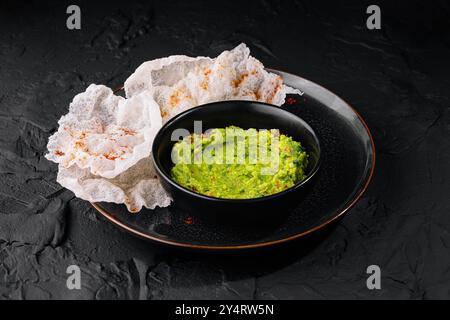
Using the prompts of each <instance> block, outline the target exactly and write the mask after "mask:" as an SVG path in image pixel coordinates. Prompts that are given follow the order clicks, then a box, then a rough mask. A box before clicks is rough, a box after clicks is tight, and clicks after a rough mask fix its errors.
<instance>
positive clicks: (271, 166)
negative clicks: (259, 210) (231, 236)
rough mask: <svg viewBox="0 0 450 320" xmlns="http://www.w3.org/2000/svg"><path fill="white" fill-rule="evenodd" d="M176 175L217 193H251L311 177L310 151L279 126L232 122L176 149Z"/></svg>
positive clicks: (271, 191)
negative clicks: (255, 126) (241, 125)
mask: <svg viewBox="0 0 450 320" xmlns="http://www.w3.org/2000/svg"><path fill="white" fill-rule="evenodd" d="M172 161H174V163H175V165H174V166H173V167H172V169H171V177H172V179H173V180H174V181H175V182H177V183H178V184H180V185H181V186H183V187H185V188H187V189H190V190H192V191H195V192H197V193H200V194H204V195H207V196H211V197H216V198H226V199H249V198H258V197H263V196H268V195H271V194H275V193H278V192H281V191H283V190H286V189H288V188H290V187H292V186H293V185H295V184H296V183H298V182H300V181H302V180H303V179H305V177H306V175H305V170H306V166H307V163H308V155H307V153H306V151H305V149H304V148H303V147H302V145H301V144H300V142H298V141H294V140H292V138H291V137H288V136H286V135H283V134H280V133H279V131H278V130H276V129H271V130H256V129H248V130H245V129H242V128H239V127H235V126H231V127H227V128H216V129H211V130H209V131H208V132H207V133H204V134H192V135H190V136H187V137H185V138H184V139H183V140H181V141H178V142H177V143H175V145H174V146H173V149H172Z"/></svg>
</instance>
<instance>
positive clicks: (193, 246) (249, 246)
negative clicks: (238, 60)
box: [90, 69, 376, 251]
mask: <svg viewBox="0 0 450 320" xmlns="http://www.w3.org/2000/svg"><path fill="white" fill-rule="evenodd" d="M269 70H270V71H275V72H281V73H284V74H288V75H290V76H293V77H298V78H301V79H303V80H306V81H308V82H310V83H312V84H313V85H316V86H318V87H320V88H321V89H323V90H325V91H327V92H328V93H330V94H332V95H334V96H336V97H338V98H339V99H341V100H342V101H343V102H344V103H345V104H346V105H347V106H348V107H349V108H350V109H351V110H352V111H353V112H354V113H355V115H356V116H357V117H358V119H359V121H360V122H361V123H362V125H363V126H364V128H365V130H366V132H367V135H368V137H369V140H370V144H371V147H372V150H373V153H372V161H371V168H370V172H369V174H368V175H367V177H366V181H365V182H364V183H363V184H362V186H361V187H360V188H359V190H358V191H357V192H356V193H355V194H354V196H353V197H352V199H351V201H350V202H349V203H348V204H347V205H346V206H345V207H344V208H342V209H340V210H338V212H337V213H336V214H333V216H332V217H331V218H329V219H328V220H326V221H324V222H322V223H321V224H319V225H317V226H315V227H313V228H311V229H308V230H306V231H303V232H300V233H296V234H294V235H291V236H289V237H286V238H282V239H277V240H272V241H266V242H260V243H253V244H242V245H224V246H220V245H219V246H218V245H200V244H191V243H186V242H180V241H175V240H168V239H164V238H159V237H155V236H152V235H149V234H147V233H144V232H141V231H139V230H136V229H134V228H132V227H130V226H128V225H126V224H125V223H123V222H121V221H120V220H118V219H117V218H115V217H114V214H112V213H110V212H108V211H106V210H105V209H104V208H102V207H101V206H100V205H98V203H95V202H90V204H91V205H92V206H93V207H94V208H95V209H96V210H97V211H98V212H99V213H100V214H101V215H102V216H103V217H105V218H106V219H108V220H109V221H111V222H112V223H113V224H115V225H117V226H118V227H120V228H122V229H123V230H125V231H127V232H129V233H131V234H133V235H135V236H138V237H140V238H143V239H145V240H151V241H152V242H156V243H162V244H165V245H169V246H172V247H178V248H188V249H201V250H214V251H230V250H245V249H255V248H263V247H269V246H273V245H277V244H282V243H286V242H289V241H293V240H296V239H299V238H302V237H304V236H306V235H309V234H311V233H313V232H315V231H318V230H320V229H322V228H324V227H326V226H328V225H330V224H331V223H333V222H334V221H336V220H338V219H339V218H340V217H342V216H343V215H344V214H346V213H347V212H348V211H349V210H350V209H351V208H353V207H354V206H355V204H356V203H357V202H358V201H359V199H361V197H362V196H363V194H364V193H365V192H366V190H367V188H368V186H369V184H370V182H371V181H372V178H373V174H374V172H375V165H376V149H375V142H374V139H373V136H372V133H371V131H370V129H369V126H368V125H367V123H366V122H365V121H364V119H363V118H362V116H361V115H360V114H359V113H358V111H356V109H355V108H353V107H352V105H350V104H349V103H348V102H347V101H345V100H344V99H342V98H341V97H340V96H338V95H337V94H335V93H333V92H332V91H330V90H328V89H327V88H325V87H323V86H321V85H319V84H317V83H315V82H314V81H311V80H308V79H305V78H303V77H300V76H298V75H296V74H293V73H290V72H286V71H282V70H280V69H269ZM122 89H123V86H121V87H119V88H117V89H116V90H114V93H116V92H117V91H120V90H122Z"/></svg>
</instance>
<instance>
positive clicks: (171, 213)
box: [93, 70, 375, 250]
mask: <svg viewBox="0 0 450 320" xmlns="http://www.w3.org/2000/svg"><path fill="white" fill-rule="evenodd" d="M271 71H272V72H276V73H278V74H280V75H281V76H283V78H284V82H285V83H286V84H287V85H289V86H291V87H294V88H297V89H300V90H301V91H303V92H304V95H303V96H298V95H293V96H289V97H288V98H287V100H286V101H287V102H286V104H285V105H284V106H282V107H283V108H284V109H286V110H288V111H290V112H292V113H294V114H296V115H298V116H300V117H301V118H303V119H304V120H305V121H307V122H308V124H310V125H311V127H312V128H313V129H314V130H315V132H316V133H317V135H318V136H319V139H320V142H321V145H322V167H321V170H320V172H319V173H318V174H319V176H318V179H317V182H316V184H315V186H314V188H313V189H312V191H311V192H310V194H309V195H308V196H307V197H306V199H305V200H304V201H302V202H301V203H299V204H298V206H297V207H296V208H295V209H294V210H292V211H291V212H289V213H287V214H285V215H280V217H282V218H280V219H279V220H277V221H261V223H252V224H248V223H245V224H240V223H231V224H219V223H217V222H212V221H204V220H201V219H200V218H195V219H194V218H193V217H191V216H190V215H189V213H188V212H183V211H182V210H179V209H174V208H173V207H168V208H158V209H156V210H148V209H144V210H142V211H141V212H140V213H138V214H130V213H129V212H128V211H127V210H126V207H125V206H124V205H117V204H111V203H94V204H93V206H94V207H95V208H96V209H97V210H98V211H99V212H100V213H101V214H102V215H103V216H104V217H106V218H107V219H108V220H110V221H111V222H113V223H114V224H116V225H118V226H119V227H121V228H123V229H125V230H127V231H129V232H131V233H133V234H135V235H138V236H140V237H143V238H146V239H149V240H153V241H157V242H161V243H165V244H169V245H173V246H179V247H187V248H193V249H211V250H234V249H249V248H257V247H263V246H269V245H274V244H278V243H282V242H286V241H289V240H293V239H296V238H300V237H302V236H304V235H307V234H309V233H311V232H313V231H316V230H318V229H320V228H322V227H324V226H326V225H328V224H330V223H331V222H333V221H335V220H336V219H337V218H338V217H340V216H342V215H343V214H344V213H346V212H347V211H348V210H349V209H350V208H351V207H352V206H353V205H354V204H355V203H356V202H357V201H358V199H359V198H360V197H361V195H362V194H363V193H364V191H365V190H366V188H367V186H368V184H369V182H370V180H371V177H372V174H373V170H374V168H375V147H374V143H373V139H372V136H371V134H370V131H369V129H368V127H367V125H366V124H365V122H364V120H363V119H362V118H361V116H359V115H358V113H357V112H356V111H355V110H354V109H353V108H352V107H350V106H349V105H348V104H347V103H346V102H344V101H343V100H342V99H341V98H339V97H338V96H336V95H335V94H333V93H332V92H330V91H328V90H327V89H325V88H323V87H321V86H319V85H317V84H315V83H313V82H311V81H309V80H306V79H303V78H301V77H298V76H295V75H292V74H288V73H285V72H281V71H276V70H271Z"/></svg>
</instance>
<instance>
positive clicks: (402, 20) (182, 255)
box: [0, 0, 450, 299]
mask: <svg viewBox="0 0 450 320" xmlns="http://www.w3.org/2000/svg"><path fill="white" fill-rule="evenodd" d="M74 3H76V4H78V5H80V7H81V10H82V29H81V30H79V31H69V30H68V29H67V28H66V26H65V23H66V18H67V15H66V13H65V11H66V7H67V5H68V4H70V3H65V2H64V1H58V2H56V1H55V2H54V3H49V4H45V3H41V2H26V3H22V4H13V2H6V3H5V1H2V2H1V4H0V298H6V299H10V298H12V299H17V298H25V299H31V298H38V299H46V298H52V299H60V298H64V299H67V298H76V299H105V298H125V299H128V298H132V299H135V298H148V299H172V298H193V299H207V298H221V299H227V298H261V299H305V298H337V299H342V298H351V299H352V298H357V299H360V298H394V299H400V298H406V299H409V298H450V251H449V248H450V197H449V190H450V168H449V160H450V140H449V133H450V94H449V88H450V80H449V78H448V73H449V71H450V59H449V58H450V37H449V30H450V6H449V4H448V2H446V1H444V0H442V1H404V2H398V1H386V2H381V1H377V4H379V5H380V6H381V10H382V29H381V30H374V31H371V30H368V29H367V28H366V26H365V21H366V18H367V14H366V13H365V11H366V8H367V6H368V5H369V4H371V3H370V2H366V1H345V2H331V1H330V3H327V2H322V3H319V4H318V3H317V1H264V0H259V1H223V2H221V4H220V3H215V4H214V5H212V4H210V3H209V4H208V3H207V2H199V1H180V2H174V1H165V2H164V3H156V2H151V1H146V2H142V3H135V4H133V3H132V2H131V1H129V0H127V1H122V2H118V3H111V2H110V1H108V2H106V1H105V2H96V3H95V4H93V3H92V1H74ZM241 41H244V42H246V43H247V44H248V45H249V46H250V47H251V49H252V54H253V55H254V56H256V57H257V58H259V59H260V60H262V61H263V62H264V63H265V65H266V66H269V67H273V68H279V69H282V70H287V71H290V72H292V73H296V74H299V75H301V76H303V77H305V78H307V79H310V80H312V81H315V82H317V83H319V84H321V85H323V86H325V87H327V88H328V89H330V90H332V91H333V92H335V93H337V94H338V95H340V96H341V97H343V98H344V99H345V100H347V101H349V102H350V103H351V104H352V105H353V106H354V107H355V108H356V109H357V110H358V111H359V112H360V113H361V114H362V116H363V117H364V118H365V120H366V121H367V123H368V125H369V127H370V128H371V130H372V133H373V134H374V138H375V142H376V146H377V151H378V159H377V160H378V162H377V168H376V172H375V177H374V181H373V182H372V184H371V186H370V188H369V190H368V192H367V193H366V194H365V196H364V197H363V199H362V200H361V201H360V202H359V203H358V205H357V206H356V207H355V208H354V209H353V210H351V212H350V214H348V215H347V216H346V217H345V218H344V219H343V220H342V221H340V222H339V223H338V224H337V225H336V226H335V227H334V228H332V229H329V230H327V231H326V232H322V233H321V234H320V235H318V236H316V237H314V238H311V239H307V240H302V241H297V242H295V243H292V244H290V245H288V246H282V247H278V248H271V249H268V250H263V251H259V252H255V253H250V252H249V253H245V254H237V255H236V254H215V255H211V254H204V253H193V252H186V251H179V250H173V249H168V248H166V247H161V246H159V245H154V244H151V243H147V242H145V241H143V240H140V239H137V238H134V237H132V236H130V235H128V234H125V233H124V232H122V231H120V230H119V229H117V228H116V227H115V226H113V225H111V224H110V223H108V222H107V221H105V220H104V219H103V218H100V217H99V216H98V215H97V214H96V212H95V211H94V210H93V209H92V208H91V207H90V205H89V204H88V203H86V202H84V201H82V200H79V199H76V198H74V196H73V194H72V193H71V192H69V191H67V190H64V189H61V187H60V186H59V185H58V184H56V182H55V174H56V165H54V164H52V163H50V162H48V161H47V160H46V159H45V158H44V157H43V154H44V153H45V150H46V143H47V138H48V136H49V135H50V134H51V133H52V132H54V130H55V129H56V127H57V120H58V119H59V117H60V116H61V115H62V114H64V113H66V112H67V107H68V104H69V102H70V101H71V99H72V97H73V96H74V95H75V94H76V93H78V92H81V91H84V90H85V88H86V87H87V86H88V85H89V84H90V83H92V82H94V83H102V84H106V85H109V86H112V87H115V86H117V85H120V84H121V83H122V82H123V81H124V80H125V79H126V78H127V77H128V76H129V75H130V74H131V73H132V71H133V70H134V69H135V68H136V67H137V66H138V65H139V64H140V63H142V62H143V61H145V60H149V59H153V58H157V57H162V56H166V55H170V54H187V55H194V56H195V55H211V56H215V55H217V54H218V53H220V52H221V51H223V50H225V49H230V48H232V47H233V46H234V45H236V44H238V43H239V42H241ZM71 264H77V265H79V266H80V267H81V269H82V289H81V290H72V291H70V290H68V289H67V288H66V273H65V270H66V268H67V266H68V265H71ZM371 264H377V265H379V266H380V267H381V271H382V283H381V285H382V289H381V290H374V291H370V290H368V289H367V288H366V278H367V274H366V268H367V266H368V265H371Z"/></svg>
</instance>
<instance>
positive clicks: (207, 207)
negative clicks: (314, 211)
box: [152, 101, 320, 221]
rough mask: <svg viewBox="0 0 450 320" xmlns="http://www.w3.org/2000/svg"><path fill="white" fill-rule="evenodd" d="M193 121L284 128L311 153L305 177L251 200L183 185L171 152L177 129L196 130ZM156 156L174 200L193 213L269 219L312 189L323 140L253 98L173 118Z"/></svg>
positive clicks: (157, 143)
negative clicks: (173, 172)
mask: <svg viewBox="0 0 450 320" xmlns="http://www.w3.org/2000/svg"><path fill="white" fill-rule="evenodd" d="M194 121H202V132H204V131H206V130H207V129H210V128H224V127H227V126H230V125H234V126H238V127H241V128H244V129H249V128H256V129H279V130H280V133H282V134H285V135H288V136H291V137H292V138H293V139H294V140H296V141H300V142H301V143H302V145H303V147H304V148H305V149H306V152H307V153H308V154H309V158H308V160H309V161H308V166H307V170H306V175H307V176H306V178H305V179H304V180H303V181H301V182H299V183H297V184H296V185H294V186H292V187H291V188H289V189H287V190H284V191H282V192H279V193H276V194H273V195H270V196H265V197H260V198H252V199H223V198H215V197H209V196H206V195H202V194H199V193H196V192H194V191H191V190H189V189H187V188H184V187H182V186H181V185H179V184H177V183H176V182H174V181H173V180H172V179H171V178H170V169H171V168H172V166H173V163H172V160H171V151H172V147H173V145H174V144H175V143H176V141H172V139H171V136H172V132H173V131H174V130H176V129H187V130H188V131H189V132H190V133H192V132H194ZM152 156H153V161H154V165H155V168H156V172H157V174H158V176H159V178H160V181H161V184H162V186H163V187H164V189H165V190H166V191H167V192H168V193H169V194H170V195H171V196H172V198H173V200H174V205H175V206H176V207H179V208H181V209H183V210H185V211H187V212H188V213H189V214H192V215H198V214H201V215H204V216H206V217H211V218H213V219H214V220H216V219H220V220H229V221H236V218H237V217H238V218H239V219H238V221H243V220H247V219H250V220H254V219H255V218H259V219H261V218H264V217H265V216H267V214H268V213H271V214H275V215H279V214H280V213H281V212H287V210H286V209H290V208H292V207H294V206H295V205H297V204H298V203H299V202H300V201H301V200H302V199H303V198H304V196H305V195H306V194H307V192H308V191H309V190H310V189H311V186H312V184H313V182H314V177H315V175H316V173H317V171H318V169H319V165H320V143H319V139H318V138H317V136H316V134H315V133H314V131H313V129H312V128H311V127H310V126H309V125H308V124H307V123H306V122H305V121H303V120H302V119H301V118H299V117H298V116H296V115H294V114H293V113H290V112H288V111H286V110H283V109H281V108H279V107H277V106H273V105H270V104H266V103H260V102H252V101H221V102H214V103H209V104H205V105H202V106H199V107H196V108H193V109H189V110H187V111H185V112H183V113H181V114H179V115H177V116H176V117H174V118H172V119H171V120H170V121H168V122H167V123H166V124H165V125H164V126H163V127H162V128H161V129H160V130H159V132H158V134H157V135H156V137H155V140H154V142H153V150H152Z"/></svg>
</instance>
